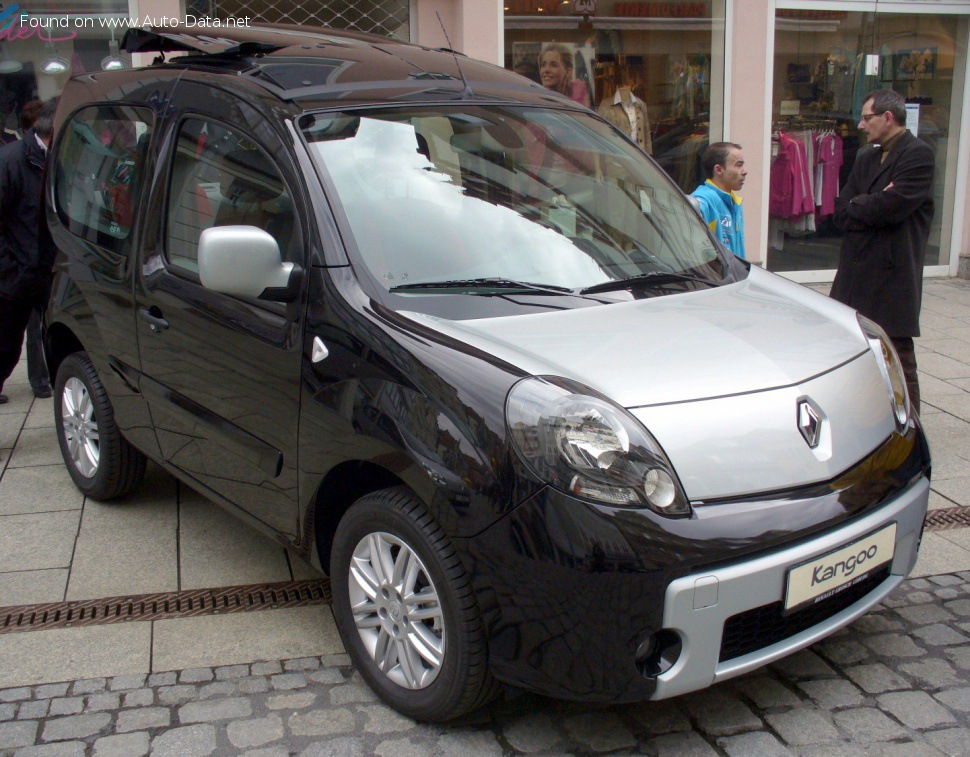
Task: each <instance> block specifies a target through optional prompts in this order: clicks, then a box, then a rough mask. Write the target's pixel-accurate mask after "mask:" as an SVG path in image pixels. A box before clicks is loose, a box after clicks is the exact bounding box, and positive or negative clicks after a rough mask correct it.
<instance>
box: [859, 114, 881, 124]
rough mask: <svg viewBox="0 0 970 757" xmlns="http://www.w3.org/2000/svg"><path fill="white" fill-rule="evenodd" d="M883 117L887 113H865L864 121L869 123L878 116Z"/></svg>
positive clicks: (863, 115)
mask: <svg viewBox="0 0 970 757" xmlns="http://www.w3.org/2000/svg"><path fill="white" fill-rule="evenodd" d="M883 115H885V113H863V114H862V120H863V121H865V122H866V123H869V122H870V121H871V120H872V119H874V118H875V117H876V116H883Z"/></svg>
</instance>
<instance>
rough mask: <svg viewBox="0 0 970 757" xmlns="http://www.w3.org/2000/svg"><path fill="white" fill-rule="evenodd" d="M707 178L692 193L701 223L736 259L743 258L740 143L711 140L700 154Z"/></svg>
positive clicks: (743, 172)
mask: <svg viewBox="0 0 970 757" xmlns="http://www.w3.org/2000/svg"><path fill="white" fill-rule="evenodd" d="M701 166H702V167H703V169H704V174H705V175H706V176H707V181H705V182H704V183H703V184H701V185H700V186H699V187H698V188H697V189H695V190H694V191H693V192H691V197H696V198H697V201H698V209H699V210H700V212H701V216H703V218H704V222H705V223H706V224H707V225H708V227H710V229H711V232H712V233H713V234H714V236H715V237H717V238H718V239H720V240H721V242H723V243H724V246H725V247H727V248H728V249H729V250H730V251H731V252H733V253H734V254H735V255H737V256H738V257H739V258H743V257H744V210H743V209H742V208H741V197H740V196H739V195H738V192H740V191H741V187H742V186H744V178H745V177H746V176H747V175H748V171H747V169H745V167H744V154H743V153H742V152H741V145H739V144H735V143H734V142H714V143H713V144H711V145H710V146H709V147H708V148H707V149H706V150H704V154H703V155H702V156H701Z"/></svg>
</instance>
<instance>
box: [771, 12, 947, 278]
mask: <svg viewBox="0 0 970 757" xmlns="http://www.w3.org/2000/svg"><path fill="white" fill-rule="evenodd" d="M965 40H966V19H965V18H961V17H959V16H955V15H942V14H941V15H933V14H920V15H910V14H902V13H869V12H853V11H835V10H824V11H822V10H802V9H798V10H796V9H789V10H786V9H778V10H777V11H776V16H775V60H774V81H773V89H772V111H773V112H772V153H771V176H770V184H769V207H768V214H769V225H768V232H769V238H768V256H767V263H768V268H769V269H770V270H773V271H811V270H832V269H835V268H836V267H837V265H838V257H839V248H840V246H841V241H842V236H843V235H842V233H841V232H840V231H839V230H838V229H837V228H836V227H835V225H834V223H833V220H832V219H833V215H834V206H835V197H836V196H837V195H838V192H839V190H840V188H841V187H842V186H843V185H844V184H845V181H846V179H847V178H848V175H849V172H850V171H851V170H852V166H853V163H854V162H855V158H856V155H857V154H858V152H859V151H860V150H862V149H865V148H866V139H865V136H864V135H862V134H861V132H860V130H859V129H858V122H859V120H860V117H861V114H862V102H863V98H864V97H865V95H866V94H868V93H869V92H871V91H873V90H876V89H883V88H892V89H895V90H896V91H897V92H899V93H900V94H901V95H903V96H904V97H905V98H906V102H907V107H908V108H909V111H910V112H909V123H908V124H907V125H908V127H909V128H910V131H912V132H913V133H914V134H915V135H916V136H917V137H918V138H920V139H923V140H924V141H926V142H928V143H929V144H930V145H931V146H932V147H933V148H934V149H935V151H936V176H935V185H934V195H935V196H934V200H935V205H936V214H935V217H934V220H933V226H932V228H931V231H930V239H929V244H928V247H927V251H926V265H939V264H945V263H946V262H947V261H948V259H949V251H948V250H947V249H946V244H945V243H944V240H946V239H948V238H949V227H950V224H951V221H952V198H950V197H947V196H946V187H947V186H948V185H949V184H952V181H947V177H946V174H947V170H948V164H949V163H950V162H952V161H953V159H954V156H955V155H956V144H955V138H956V136H957V133H958V131H959V130H958V129H955V128H953V126H952V123H953V118H955V117H956V115H957V114H958V113H959V110H960V106H959V104H958V100H959V90H962V88H963V84H962V72H963V71H964V70H965V67H966V42H965ZM955 84H958V87H955ZM955 93H956V94H955ZM949 170H952V168H950V169H949ZM951 192H952V190H951Z"/></svg>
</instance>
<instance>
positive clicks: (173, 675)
mask: <svg viewBox="0 0 970 757" xmlns="http://www.w3.org/2000/svg"><path fill="white" fill-rule="evenodd" d="M178 680H179V674H178V673H177V672H176V671H174V670H170V671H168V672H166V673H152V674H151V675H150V676H148V681H147V685H148V686H153V687H154V686H174V685H175V684H176V683H178Z"/></svg>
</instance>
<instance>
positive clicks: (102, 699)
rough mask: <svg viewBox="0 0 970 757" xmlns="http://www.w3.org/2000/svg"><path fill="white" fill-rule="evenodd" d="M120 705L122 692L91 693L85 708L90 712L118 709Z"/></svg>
mask: <svg viewBox="0 0 970 757" xmlns="http://www.w3.org/2000/svg"><path fill="white" fill-rule="evenodd" d="M120 706H121V695H120V694H91V695H90V696H88V698H87V703H86V704H85V707H84V709H85V710H87V711H88V712H103V711H104V710H117V709H118V708H119V707H120Z"/></svg>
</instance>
